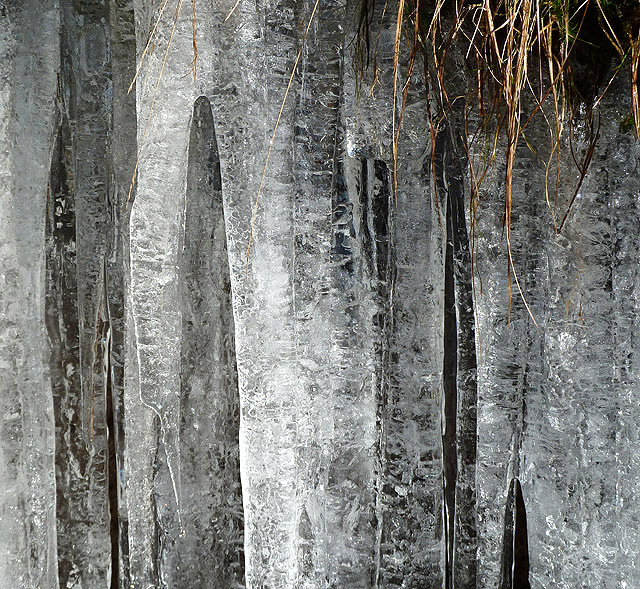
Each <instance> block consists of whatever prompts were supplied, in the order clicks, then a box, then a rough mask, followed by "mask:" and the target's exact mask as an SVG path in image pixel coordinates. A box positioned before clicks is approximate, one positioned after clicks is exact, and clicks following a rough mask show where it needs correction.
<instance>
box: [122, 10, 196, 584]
mask: <svg viewBox="0 0 640 589" xmlns="http://www.w3.org/2000/svg"><path fill="white" fill-rule="evenodd" d="M170 4H172V6H171V7H170V8H171V9H170V10H168V11H165V12H164V13H163V14H162V17H161V19H160V22H159V24H158V27H157V31H156V38H155V40H156V41H157V49H156V50H155V51H153V52H149V53H148V54H147V57H146V59H145V62H144V64H143V68H144V69H143V75H142V77H141V78H140V80H139V83H138V84H137V88H136V94H137V114H138V153H139V165H138V175H137V190H136V195H135V199H134V200H133V201H132V202H130V203H129V205H128V206H129V207H130V211H131V214H130V222H129V232H130V233H129V238H130V248H129V253H130V261H129V264H130V266H129V277H128V302H129V308H130V312H131V324H130V325H131V327H132V328H133V333H132V334H131V335H132V337H133V338H134V342H135V344H134V345H135V351H136V356H137V357H136V359H135V360H136V363H137V370H138V375H137V378H136V379H135V380H137V385H138V390H137V392H136V391H132V390H130V391H129V392H128V393H126V395H125V409H126V423H127V429H128V431H129V432H131V437H130V439H129V442H128V444H127V455H128V469H127V508H128V512H129V550H130V552H129V559H130V566H131V583H132V585H133V586H134V587H144V588H146V587H147V586H148V585H152V586H166V582H167V580H166V578H165V577H164V570H163V566H162V562H163V558H164V557H165V555H166V553H167V552H168V551H170V550H171V548H172V546H173V543H174V542H175V539H176V537H177V536H178V535H179V534H180V533H181V527H182V523H181V519H182V518H181V505H180V501H179V496H178V488H179V484H180V481H179V478H180V472H179V471H180V467H179V453H178V444H179V412H180V398H179V395H180V338H181V313H180V309H179V307H178V300H179V298H178V297H179V292H178V281H179V277H178V257H179V246H180V235H181V232H182V223H183V210H184V198H185V185H186V170H187V147H188V139H189V119H190V117H191V109H192V105H193V99H194V96H193V94H194V89H193V81H192V78H189V77H188V76H185V74H186V73H188V72H189V71H190V68H191V66H192V60H193V47H192V39H191V28H192V23H191V11H188V10H186V9H182V10H177V9H178V8H180V5H181V3H170ZM134 7H135V14H136V35H137V40H138V45H137V48H138V56H139V57H140V56H141V54H142V51H143V48H144V47H145V44H146V41H147V35H148V34H149V33H150V32H151V28H149V27H150V26H153V24H151V25H150V24H149V23H153V22H155V19H157V18H159V14H160V10H159V7H157V6H155V7H154V6H152V4H151V3H150V2H146V1H145V0H140V1H139V2H135V4H134ZM154 8H155V9H154ZM147 17H149V18H148V19H147ZM169 43H170V47H169V49H168V50H167V47H168V44H169ZM165 52H166V55H167V58H166V61H165V60H164V56H165ZM156 87H157V91H156Z"/></svg>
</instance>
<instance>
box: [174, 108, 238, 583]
mask: <svg viewBox="0 0 640 589" xmlns="http://www.w3.org/2000/svg"><path fill="white" fill-rule="evenodd" d="M184 215H185V217H184V237H183V247H182V252H181V258H180V293H181V294H180V296H181V310H182V348H181V391H180V394H181V397H180V399H181V401H180V403H181V404H180V413H181V417H180V463H181V478H180V495H181V502H182V510H183V512H184V513H185V514H188V517H186V518H185V521H184V526H185V530H184V532H183V533H182V534H180V537H179V538H175V539H173V541H174V542H175V544H174V546H175V548H171V547H170V546H165V549H166V550H167V551H169V549H170V548H171V550H170V552H171V553H172V554H167V555H165V557H163V565H162V566H163V567H164V568H165V570H164V571H163V576H164V577H166V578H167V581H168V586H169V587H189V588H191V589H200V588H201V589H205V588H206V589H226V588H228V587H241V586H244V552H243V526H244V523H243V518H242V491H241V486H240V463H239V453H240V446H239V426H240V399H239V392H238V376H237V366H236V356H235V339H234V334H235V327H234V320H233V308H232V301H231V282H230V271H229V264H228V256H227V242H226V230H225V218H224V207H223V199H222V180H221V175H220V159H219V155H218V146H217V139H216V134H215V126H214V120H213V114H212V110H211V104H210V103H209V100H208V99H207V98H205V97H204V96H201V97H200V98H198V99H197V100H196V101H195V104H194V110H193V118H192V122H191V134H190V139H189V154H188V169H187V190H186V202H185V209H184Z"/></svg>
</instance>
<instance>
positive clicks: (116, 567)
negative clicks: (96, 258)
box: [104, 260, 120, 589]
mask: <svg viewBox="0 0 640 589" xmlns="http://www.w3.org/2000/svg"><path fill="white" fill-rule="evenodd" d="M104 278H105V280H104V293H105V295H104V297H105V299H106V300H108V298H109V296H108V292H109V288H108V281H107V262H106V260H105V268H104ZM105 310H106V312H107V314H109V312H110V309H109V304H108V302H107V304H106V305H105ZM107 325H108V326H109V331H108V338H107V345H108V348H107V351H106V354H105V359H106V366H105V372H106V379H105V380H106V422H107V493H108V501H109V534H110V537H111V579H110V585H109V586H110V589H120V509H119V498H118V497H119V493H118V485H119V477H118V459H117V435H118V434H117V431H116V428H117V423H118V411H117V409H118V407H117V402H118V401H117V398H116V396H115V395H114V390H113V389H114V384H116V383H114V379H113V374H114V367H113V352H114V346H113V342H112V338H113V325H112V323H111V316H110V315H108V316H107Z"/></svg>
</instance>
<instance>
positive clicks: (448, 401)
mask: <svg viewBox="0 0 640 589" xmlns="http://www.w3.org/2000/svg"><path fill="white" fill-rule="evenodd" d="M445 141H446V140H445V138H444V133H440V134H439V135H438V137H437V140H436V146H435V154H434V156H435V167H436V178H437V184H438V186H437V189H438V192H439V193H440V194H441V195H445V194H447V191H446V188H447V187H446V186H445V185H444V181H443V174H444V149H445ZM451 201H452V199H451V197H450V195H448V194H447V209H446V248H445V260H444V329H443V344H444V358H443V366H442V379H443V400H442V401H443V411H442V415H443V419H444V423H443V424H442V462H443V520H444V541H445V563H444V564H445V570H444V580H445V589H453V560H454V558H453V557H454V554H453V551H454V535H455V534H454V530H455V492H456V477H457V471H458V460H457V445H456V419H457V409H458V391H457V376H458V337H457V332H458V326H457V317H456V298H455V278H454V275H455V268H454V245H453V243H454V221H453V212H452V202H451Z"/></svg>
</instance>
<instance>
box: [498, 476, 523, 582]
mask: <svg viewBox="0 0 640 589" xmlns="http://www.w3.org/2000/svg"><path fill="white" fill-rule="evenodd" d="M530 587H531V585H530V583H529V539H528V534H527V512H526V509H525V505H524V497H523V496H522V487H521V486H520V481H519V480H518V479H511V483H510V485H509V493H508V495H507V506H506V509H505V514H504V536H503V541H502V558H501V561H500V583H499V585H498V589H530Z"/></svg>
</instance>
